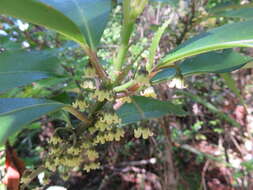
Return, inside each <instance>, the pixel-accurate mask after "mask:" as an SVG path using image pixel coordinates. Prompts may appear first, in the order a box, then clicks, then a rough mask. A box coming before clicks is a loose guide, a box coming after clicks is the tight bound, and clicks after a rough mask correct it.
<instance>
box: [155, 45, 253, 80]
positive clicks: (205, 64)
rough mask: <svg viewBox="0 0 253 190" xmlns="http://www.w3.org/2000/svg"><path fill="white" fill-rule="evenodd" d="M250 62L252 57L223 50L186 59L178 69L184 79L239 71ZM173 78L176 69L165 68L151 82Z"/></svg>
mask: <svg viewBox="0 0 253 190" xmlns="http://www.w3.org/2000/svg"><path fill="white" fill-rule="evenodd" d="M252 60H253V58H252V57H249V56H243V55H241V54H239V53H237V52H235V51H231V50H223V51H217V52H208V53H204V54H200V55H196V56H194V57H191V58H188V59H186V60H184V61H183V62H182V63H180V64H179V65H178V68H179V69H180V71H181V74H182V75H183V76H184V77H185V76H190V75H193V74H203V73H225V72H231V71H233V70H236V69H239V68H241V67H243V66H244V65H245V64H247V63H249V62H251V61H252ZM175 76H176V69H175V68H167V69H163V70H162V71H160V72H159V73H157V74H156V75H155V76H154V77H153V78H152V79H151V82H152V83H158V82H162V81H165V80H170V79H172V78H173V77H175Z"/></svg>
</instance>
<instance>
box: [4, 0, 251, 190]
mask: <svg viewBox="0 0 253 190" xmlns="http://www.w3.org/2000/svg"><path fill="white" fill-rule="evenodd" d="M171 2H172V4H168V3H166V1H164V2H163V3H161V2H160V3H155V2H154V3H152V4H151V5H149V6H148V7H146V9H145V11H144V13H143V14H142V16H141V17H140V18H139V19H138V23H137V26H136V28H135V32H134V36H133V37H132V39H131V47H130V51H129V54H130V55H131V56H129V57H131V58H132V59H133V60H129V61H132V62H134V65H133V66H134V67H135V68H136V67H139V66H140V65H139V64H141V63H143V62H145V61H146V60H147V59H148V53H147V52H148V51H147V50H148V48H149V45H150V43H151V37H152V36H153V35H154V33H155V32H156V31H157V29H158V28H159V26H160V25H161V24H162V23H163V22H164V21H166V20H168V19H171V22H170V24H169V27H168V28H167V29H166V32H165V34H164V35H163V37H162V40H161V42H160V46H159V49H158V52H157V55H156V56H157V57H156V59H157V60H159V58H160V57H162V56H163V55H164V53H165V52H168V51H170V50H172V49H173V48H175V47H176V46H177V45H179V44H181V43H182V42H183V41H185V40H186V39H188V38H189V37H192V36H194V35H196V34H198V33H200V32H202V31H205V30H207V29H209V28H213V27H216V26H220V25H223V24H225V23H231V22H233V20H234V19H238V18H234V19H233V18H231V19H230V18H225V17H205V16H206V14H207V13H208V12H209V11H212V10H213V9H215V8H220V7H224V6H228V4H242V3H249V2H250V1H247V0H243V1H242V0H241V1H240V0H199V1H197V0H196V1H194V0H192V1H191V0H178V1H171ZM193 2H194V3H193ZM121 12H122V7H121V6H120V5H115V7H114V9H113V12H112V13H111V20H110V22H109V23H108V25H107V28H106V29H105V31H104V34H103V38H102V43H101V45H100V46H99V51H98V55H99V57H100V58H101V59H102V60H103V64H104V66H105V67H106V68H108V69H109V70H110V68H111V63H112V58H113V56H114V53H115V52H116V50H117V48H118V41H119V40H120V29H121V19H122V14H121ZM203 18H204V19H203ZM230 32H237V31H230ZM15 48H17V49H18V48H23V49H27V50H34V49H36V50H42V49H43V50H45V49H52V48H54V49H56V51H57V54H58V58H59V59H60V60H61V67H60V71H59V73H60V74H59V78H57V77H53V78H49V79H46V80H41V81H39V82H35V83H33V84H31V85H29V86H27V87H24V88H16V89H14V90H10V91H8V92H7V93H2V94H0V97H15V96H18V97H37V98H40V97H48V98H50V99H53V100H57V101H60V102H65V103H71V102H72V101H73V100H74V99H75V98H76V96H78V94H79V92H80V88H79V85H80V83H81V79H82V75H83V67H84V66H85V65H86V64H88V58H87V57H83V52H82V49H80V47H79V46H77V45H76V44H74V43H72V42H69V41H66V39H65V38H64V37H62V36H61V35H59V34H57V33H55V32H52V31H48V30H46V29H44V28H42V27H39V26H36V25H32V24H28V23H25V22H23V21H21V20H18V19H13V18H10V17H5V16H0V52H1V51H3V50H6V51H8V49H15ZM237 51H240V52H244V53H245V54H246V55H249V56H253V51H252V50H251V49H246V48H241V49H237ZM142 60H143V61H142ZM252 71H253V70H252V69H251V68H249V69H244V70H238V71H235V72H233V73H232V77H233V78H234V79H235V81H236V87H237V88H238V89H239V90H240V93H241V96H242V98H243V99H244V102H245V104H246V105H247V111H246V110H245V109H244V106H243V105H242V104H241V102H240V97H238V95H236V94H234V92H233V91H231V89H230V88H228V86H227V85H226V83H225V82H224V80H223V79H222V77H220V75H219V74H208V75H195V76H191V77H187V78H185V81H184V82H185V84H186V85H187V88H185V89H178V88H175V84H174V83H173V81H168V82H164V83H162V84H159V85H157V86H156V87H155V90H156V92H157V94H158V96H159V99H162V100H168V99H170V100H173V101H174V102H177V103H182V104H183V105H184V107H185V109H186V110H187V111H188V112H189V113H190V114H189V115H188V116H186V117H183V118H181V117H180V118H178V117H175V116H166V117H164V118H162V119H157V120H154V121H145V122H139V123H137V124H133V125H130V126H127V127H129V128H138V127H140V126H147V127H149V128H150V129H152V131H153V133H154V136H153V137H150V138H149V139H146V140H144V139H135V138H133V134H126V136H125V138H124V140H122V141H120V142H114V143H111V144H108V145H104V147H103V148H101V150H100V154H101V163H102V168H101V169H99V170H95V171H91V172H90V173H85V172H81V171H79V170H77V169H75V168H74V169H73V171H72V172H71V173H70V174H69V176H68V178H66V179H65V178H62V176H63V174H65V172H64V168H63V169H62V173H61V171H60V172H57V173H54V174H53V175H52V176H50V175H49V173H47V172H42V173H40V175H39V176H38V178H36V179H35V180H33V182H32V183H31V184H30V186H29V187H28V189H38V190H39V189H50V187H51V189H53V188H55V189H56V188H57V187H56V186H60V187H64V188H66V189H69V190H76V189H83V190H85V189H89V190H92V189H94V190H95V189H96V190H97V189H99V190H107V189H108V190H109V189H110V190H112V189H115V190H116V189H122V190H124V189H136V190H142V189H143V190H150V189H154V190H160V189H166V187H167V185H168V184H169V183H175V185H176V186H177V189H182V190H185V189H189V190H197V189H203V190H206V189H211V190H233V189H249V190H250V189H253V178H252V175H253V166H252V164H253V154H252V153H253V138H252V132H253V116H252V111H253V104H252V99H253V96H252V92H253V86H252V80H253V77H252ZM111 72H113V71H111ZM62 122H68V117H67V116H66V115H65V113H64V112H59V113H57V114H51V115H50V116H45V117H43V118H41V119H40V120H38V121H36V122H34V123H33V124H31V125H29V126H27V127H26V128H25V129H23V130H22V131H21V132H19V133H17V134H15V135H14V136H12V137H11V139H10V142H11V144H13V146H14V147H15V149H16V150H17V152H18V154H19V156H20V157H21V158H22V159H23V160H24V161H25V164H26V167H27V168H28V169H31V170H33V169H35V168H37V167H38V166H39V165H40V164H41V159H43V156H44V154H45V152H47V150H48V139H49V138H50V136H52V134H53V131H54V130H55V129H56V128H58V127H60V126H61V125H62ZM71 122H72V123H75V118H71ZM158 126H165V127H166V128H169V131H168V132H169V134H168V136H169V138H168V136H164V131H163V128H161V127H158ZM129 133H130V132H129ZM168 142H169V143H168ZM168 146H169V147H168ZM168 151H172V153H173V154H172V155H173V157H171V155H170V154H169V152H168ZM0 157H1V160H0V163H1V168H0V172H1V173H0V174H1V175H0V176H3V175H4V167H3V165H4V147H0ZM169 166H170V167H169ZM168 167H169V168H168ZM171 180H174V181H171ZM58 188H59V187H58ZM0 189H1V186H0Z"/></svg>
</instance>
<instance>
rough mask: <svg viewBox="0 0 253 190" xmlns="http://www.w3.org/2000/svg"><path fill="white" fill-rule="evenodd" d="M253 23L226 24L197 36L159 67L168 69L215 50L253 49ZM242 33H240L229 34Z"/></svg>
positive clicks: (174, 52)
mask: <svg viewBox="0 0 253 190" xmlns="http://www.w3.org/2000/svg"><path fill="white" fill-rule="evenodd" d="M252 29H253V25H252V21H251V20H249V21H245V22H238V23H233V24H226V25H223V26H221V27H218V28H215V29H212V30H210V31H208V32H205V33H202V34H200V35H197V36H195V37H193V38H191V39H190V40H188V41H186V42H184V43H183V44H181V45H179V46H178V47H177V48H176V49H175V50H173V51H172V52H170V53H169V54H168V55H167V56H166V57H165V58H164V59H163V60H162V63H160V64H159V65H158V66H157V67H158V68H162V67H167V66H169V65H171V64H172V63H173V62H176V61H178V60H181V59H184V58H187V57H190V56H193V55H197V54H201V53H205V52H209V51H214V50H220V49H226V48H234V47H253V40H252V38H253V35H252V32H251V31H252ZM228 31H240V32H228Z"/></svg>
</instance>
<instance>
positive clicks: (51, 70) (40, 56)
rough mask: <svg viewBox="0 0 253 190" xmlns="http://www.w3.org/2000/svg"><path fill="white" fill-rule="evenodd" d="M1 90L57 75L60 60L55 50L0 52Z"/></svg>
mask: <svg viewBox="0 0 253 190" xmlns="http://www.w3.org/2000/svg"><path fill="white" fill-rule="evenodd" d="M0 60H1V62H3V63H4V64H1V65H0V86H1V89H0V92H4V91H6V90H9V89H11V88H14V87H19V86H23V85H27V84H30V83H32V82H34V81H37V80H41V79H45V78H48V77H52V76H55V75H56V73H57V72H56V71H57V70H59V60H58V59H57V57H56V55H55V52H54V51H32V52H27V51H24V50H16V51H4V52H3V53H1V54H0Z"/></svg>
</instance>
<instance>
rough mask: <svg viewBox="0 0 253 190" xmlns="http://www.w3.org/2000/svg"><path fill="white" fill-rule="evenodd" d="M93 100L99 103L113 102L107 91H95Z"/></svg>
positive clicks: (110, 94)
mask: <svg viewBox="0 0 253 190" xmlns="http://www.w3.org/2000/svg"><path fill="white" fill-rule="evenodd" d="M93 98H96V99H97V100H98V101H99V102H103V101H104V100H108V101H113V96H112V93H111V92H110V91H109V90H108V91H107V90H98V89H97V90H95V92H94V94H93Z"/></svg>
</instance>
